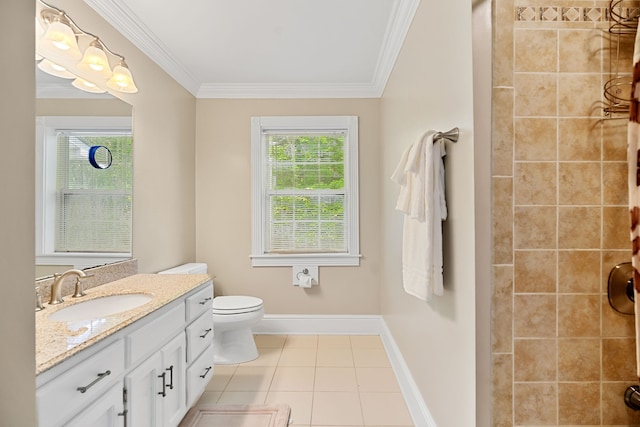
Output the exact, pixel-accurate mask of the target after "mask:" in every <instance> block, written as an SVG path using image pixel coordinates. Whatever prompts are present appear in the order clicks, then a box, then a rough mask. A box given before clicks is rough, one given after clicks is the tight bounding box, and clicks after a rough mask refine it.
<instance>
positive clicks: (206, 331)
mask: <svg viewBox="0 0 640 427" xmlns="http://www.w3.org/2000/svg"><path fill="white" fill-rule="evenodd" d="M211 331H212V329H211V328H209V329H205V330H204V334H202V335H200V338H204V337H206V336H207V335H208V334H209V332H211Z"/></svg>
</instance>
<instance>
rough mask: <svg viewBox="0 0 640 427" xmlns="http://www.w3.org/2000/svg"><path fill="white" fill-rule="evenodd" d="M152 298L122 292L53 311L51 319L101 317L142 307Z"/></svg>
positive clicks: (70, 319)
mask: <svg viewBox="0 0 640 427" xmlns="http://www.w3.org/2000/svg"><path fill="white" fill-rule="evenodd" d="M151 299H152V297H151V296H150V295H147V294H122V295H111V296H108V297H102V298H96V299H92V300H88V301H83V302H80V303H77V304H74V305H72V306H69V307H66V308H63V309H61V310H58V311H56V312H54V313H51V314H50V315H49V320H57V321H61V322H70V321H75V320H84V319H96V318H101V317H105V316H110V315H112V314H117V313H122V312H123V311H127V310H131V309H133V308H136V307H140V306H141V305H144V304H146V303H148V302H149V301H151Z"/></svg>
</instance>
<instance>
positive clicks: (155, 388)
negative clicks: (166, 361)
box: [124, 353, 162, 427]
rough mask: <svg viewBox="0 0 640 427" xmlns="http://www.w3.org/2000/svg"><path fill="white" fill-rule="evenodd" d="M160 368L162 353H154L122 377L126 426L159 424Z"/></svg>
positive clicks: (139, 426) (160, 418) (136, 426)
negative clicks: (125, 395) (125, 390)
mask: <svg viewBox="0 0 640 427" xmlns="http://www.w3.org/2000/svg"><path fill="white" fill-rule="evenodd" d="M161 369H162V355H161V354H160V353H155V354H153V355H152V356H151V357H150V358H149V359H147V360H146V361H144V362H143V363H142V364H141V365H140V366H138V367H137V368H136V369H134V370H133V371H131V372H130V373H129V374H127V375H126V376H125V377H124V384H125V388H126V389H127V400H128V402H127V410H128V412H127V418H128V419H127V425H128V426H135V427H146V426H149V427H153V426H156V425H161V424H160V423H159V422H158V421H161V420H162V406H161V405H160V404H161V403H162V402H161V400H160V399H162V397H161V396H160V395H159V394H158V393H159V392H160V391H161V389H162V383H161V382H159V381H161V379H160V378H159V376H160V371H161Z"/></svg>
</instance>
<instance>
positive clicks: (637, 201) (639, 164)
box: [627, 32, 640, 382]
mask: <svg viewBox="0 0 640 427" xmlns="http://www.w3.org/2000/svg"><path fill="white" fill-rule="evenodd" d="M631 94H632V96H631V103H630V108H629V124H628V129H627V135H628V145H627V149H628V151H627V160H628V165H629V211H630V218H631V224H630V225H631V242H632V245H631V246H632V250H633V252H632V257H631V264H632V265H633V284H634V296H635V298H634V300H635V302H634V308H635V322H636V371H637V376H638V381H639V382H640V274H639V273H638V270H639V269H640V153H639V151H638V150H640V33H638V32H637V33H636V40H635V46H634V52H633V80H632V85H631Z"/></svg>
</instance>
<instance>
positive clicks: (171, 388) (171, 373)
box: [165, 365, 173, 390]
mask: <svg viewBox="0 0 640 427" xmlns="http://www.w3.org/2000/svg"><path fill="white" fill-rule="evenodd" d="M165 371H169V384H167V387H169V390H173V365H171V366H169V367H168V368H167V369H165Z"/></svg>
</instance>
